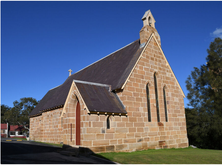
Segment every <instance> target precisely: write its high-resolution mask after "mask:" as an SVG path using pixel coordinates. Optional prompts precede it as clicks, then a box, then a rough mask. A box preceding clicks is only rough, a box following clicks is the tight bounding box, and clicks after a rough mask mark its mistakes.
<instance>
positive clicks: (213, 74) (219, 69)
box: [186, 38, 222, 149]
mask: <svg viewBox="0 0 222 165" xmlns="http://www.w3.org/2000/svg"><path fill="white" fill-rule="evenodd" d="M207 52H208V56H207V58H206V60H207V63H206V64H205V65H201V67H200V68H196V67H195V68H194V71H192V72H191V75H190V76H189V77H188V79H187V81H186V87H187V90H188V91H189V92H188V95H187V98H188V100H189V104H188V106H189V107H191V108H186V118H187V130H188V138H189V141H190V144H193V145H196V146H198V147H200V148H211V149H222V140H221V139H222V39H221V38H215V40H214V42H211V44H210V47H209V49H207Z"/></svg>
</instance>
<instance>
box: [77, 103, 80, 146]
mask: <svg viewBox="0 0 222 165" xmlns="http://www.w3.org/2000/svg"><path fill="white" fill-rule="evenodd" d="M76 145H80V104H79V102H78V103H77V105H76Z"/></svg>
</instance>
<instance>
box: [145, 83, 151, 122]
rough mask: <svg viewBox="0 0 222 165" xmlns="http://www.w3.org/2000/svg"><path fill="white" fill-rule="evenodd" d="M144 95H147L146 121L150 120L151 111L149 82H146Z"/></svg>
mask: <svg viewBox="0 0 222 165" xmlns="http://www.w3.org/2000/svg"><path fill="white" fill-rule="evenodd" d="M146 97H147V110H148V121H149V122H151V111H150V91H149V84H148V83H147V84H146Z"/></svg>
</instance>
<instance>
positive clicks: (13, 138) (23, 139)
mask: <svg viewBox="0 0 222 165" xmlns="http://www.w3.org/2000/svg"><path fill="white" fill-rule="evenodd" d="M12 139H18V140H27V139H26V138H19V137H13V138H12Z"/></svg>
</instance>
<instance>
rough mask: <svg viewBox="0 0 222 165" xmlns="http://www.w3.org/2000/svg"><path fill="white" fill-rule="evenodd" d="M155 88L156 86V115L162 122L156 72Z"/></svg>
mask: <svg viewBox="0 0 222 165" xmlns="http://www.w3.org/2000/svg"><path fill="white" fill-rule="evenodd" d="M154 86H155V95H156V113H157V121H158V122H160V114H159V100H158V90H157V80H156V72H155V73H154Z"/></svg>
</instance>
